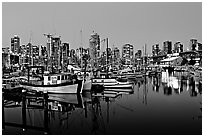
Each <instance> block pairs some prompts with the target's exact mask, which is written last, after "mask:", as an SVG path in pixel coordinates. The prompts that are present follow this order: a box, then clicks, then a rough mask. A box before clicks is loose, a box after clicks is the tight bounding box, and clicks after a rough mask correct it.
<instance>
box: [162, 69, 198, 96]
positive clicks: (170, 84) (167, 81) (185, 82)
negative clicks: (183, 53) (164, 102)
mask: <svg viewBox="0 0 204 137" xmlns="http://www.w3.org/2000/svg"><path fill="white" fill-rule="evenodd" d="M161 80H162V85H163V90H164V94H165V95H172V94H173V92H174V93H175V94H181V93H182V92H183V89H184V87H185V88H186V89H187V91H188V92H189V94H190V96H192V97H193V96H197V94H198V93H200V94H201V92H202V89H201V88H202V86H201V85H202V84H201V83H200V81H197V82H196V80H195V78H194V77H192V76H188V77H187V76H178V75H176V76H175V75H174V73H168V72H162V78H161Z"/></svg>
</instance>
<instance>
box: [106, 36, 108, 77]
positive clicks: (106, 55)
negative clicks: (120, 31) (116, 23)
mask: <svg viewBox="0 0 204 137" xmlns="http://www.w3.org/2000/svg"><path fill="white" fill-rule="evenodd" d="M106 42H107V47H106V52H107V53H106V54H107V55H106V78H108V38H106Z"/></svg>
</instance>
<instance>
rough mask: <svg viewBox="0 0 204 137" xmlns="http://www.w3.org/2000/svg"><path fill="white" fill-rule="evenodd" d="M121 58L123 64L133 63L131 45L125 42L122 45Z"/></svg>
mask: <svg viewBox="0 0 204 137" xmlns="http://www.w3.org/2000/svg"><path fill="white" fill-rule="evenodd" d="M122 59H123V61H124V64H125V65H128V66H129V65H133V45H130V44H125V45H123V47H122Z"/></svg>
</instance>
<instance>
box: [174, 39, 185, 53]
mask: <svg viewBox="0 0 204 137" xmlns="http://www.w3.org/2000/svg"><path fill="white" fill-rule="evenodd" d="M180 52H183V44H182V43H181V42H180V41H178V42H176V43H175V44H174V53H180Z"/></svg>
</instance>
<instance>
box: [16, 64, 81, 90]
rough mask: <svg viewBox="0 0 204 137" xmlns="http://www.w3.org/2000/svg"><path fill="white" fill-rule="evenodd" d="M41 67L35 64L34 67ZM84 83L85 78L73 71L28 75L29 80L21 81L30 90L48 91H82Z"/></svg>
mask: <svg viewBox="0 0 204 137" xmlns="http://www.w3.org/2000/svg"><path fill="white" fill-rule="evenodd" d="M39 67H40V66H39ZM39 67H37V66H35V67H34V68H39ZM28 74H29V73H28ZM83 83H84V80H83V79H78V78H77V76H76V75H74V74H72V73H60V74H48V73H41V76H39V75H38V76H30V75H28V79H27V80H24V81H21V82H20V84H21V85H22V87H24V88H26V89H28V90H36V91H43V92H48V93H82V88H83Z"/></svg>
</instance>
